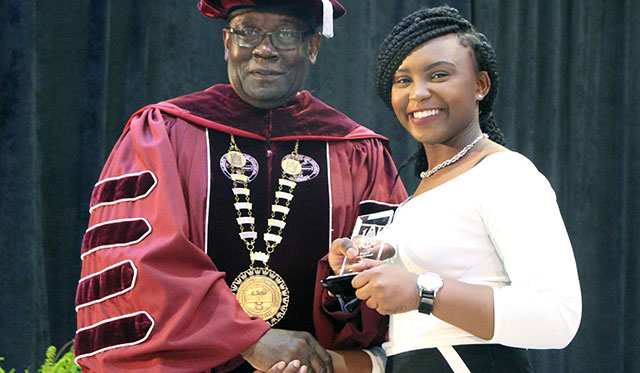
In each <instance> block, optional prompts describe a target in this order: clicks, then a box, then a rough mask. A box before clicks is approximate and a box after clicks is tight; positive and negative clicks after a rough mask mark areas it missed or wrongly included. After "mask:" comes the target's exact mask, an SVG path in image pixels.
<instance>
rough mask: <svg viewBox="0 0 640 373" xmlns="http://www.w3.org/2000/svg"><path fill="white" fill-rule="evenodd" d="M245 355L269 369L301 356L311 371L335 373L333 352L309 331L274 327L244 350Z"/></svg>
mask: <svg viewBox="0 0 640 373" xmlns="http://www.w3.org/2000/svg"><path fill="white" fill-rule="evenodd" d="M242 357H243V358H244V359H245V360H246V361H248V362H249V363H250V364H251V365H252V366H253V367H254V368H256V369H258V370H262V371H265V372H266V371H268V370H269V369H272V368H273V367H274V365H277V364H278V363H279V362H281V361H288V362H293V361H294V360H298V361H299V362H300V367H302V366H306V367H308V368H310V369H309V371H310V372H315V373H333V365H332V361H331V356H330V355H329V352H327V350H325V349H324V348H323V347H322V346H321V345H320V343H318V341H316V339H315V338H313V337H312V336H311V334H309V333H307V332H297V331H290V330H282V329H270V330H269V331H268V332H266V333H265V334H264V335H263V336H262V338H260V340H258V342H256V343H254V344H253V345H252V346H251V347H249V348H248V349H246V350H245V351H243V352H242Z"/></svg>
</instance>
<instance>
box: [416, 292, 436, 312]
mask: <svg viewBox="0 0 640 373" xmlns="http://www.w3.org/2000/svg"><path fill="white" fill-rule="evenodd" d="M434 298H435V292H433V291H429V290H421V291H420V305H419V306H418V312H420V313H424V314H427V315H431V312H433V299H434Z"/></svg>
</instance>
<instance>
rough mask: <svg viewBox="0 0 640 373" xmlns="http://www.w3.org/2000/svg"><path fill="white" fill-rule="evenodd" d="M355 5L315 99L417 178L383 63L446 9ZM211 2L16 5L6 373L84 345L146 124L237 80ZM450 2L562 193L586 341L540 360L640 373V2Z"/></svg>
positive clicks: (2, 70)
mask: <svg viewBox="0 0 640 373" xmlns="http://www.w3.org/2000/svg"><path fill="white" fill-rule="evenodd" d="M341 1H342V3H343V4H344V5H345V7H346V8H347V10H348V14H347V16H346V17H344V18H342V19H340V20H338V21H337V22H336V37H335V38H334V39H332V40H325V41H324V42H323V45H322V48H321V51H320V57H319V61H318V63H317V64H316V66H314V67H313V68H312V71H311V73H310V76H309V79H308V82H307V84H306V87H307V88H308V89H310V90H313V91H314V92H315V94H316V95H317V96H318V97H320V98H321V99H323V100H324V101H326V102H327V103H329V104H330V105H332V106H334V107H336V108H338V109H340V110H342V111H343V112H345V113H347V114H348V115H350V116H351V117H352V118H354V119H355V120H356V121H358V122H360V123H362V124H364V125H367V126H369V127H370V128H372V129H374V130H376V131H378V132H380V133H382V134H384V135H386V136H388V137H389V138H391V140H392V147H393V151H394V159H395V160H396V162H397V163H398V164H399V163H401V161H402V160H404V159H405V158H406V157H407V156H408V155H409V153H410V152H412V151H413V149H414V142H413V140H412V139H411V138H410V137H409V136H408V135H407V134H406V133H405V131H404V130H403V129H402V128H401V127H400V126H399V125H398V124H397V123H396V119H395V117H394V115H393V114H392V112H391V111H390V110H388V109H386V108H385V107H384V105H383V104H382V102H381V101H380V100H379V99H378V98H377V97H376V96H375V94H374V88H373V75H374V69H375V56H376V54H377V48H378V46H379V44H380V42H381V41H382V40H383V38H384V36H385V35H386V34H387V33H388V32H389V30H390V29H391V27H392V25H393V24H394V23H396V22H397V21H398V20H399V19H400V18H401V17H402V16H404V15H406V14H408V13H409V12H411V11H413V10H415V9H417V8H418V7H421V6H432V5H438V4H440V3H442V2H441V1H418V0H406V1H398V0H396V1H387V0H341ZM195 3H196V0H189V1H179V0H164V1H149V0H138V1H98V0H81V1H77V0H74V1H52V0H37V1H33V0H31V1H29V0H27V1H23V0H0V41H1V44H0V196H1V198H0V287H1V291H2V294H1V296H0V356H4V357H5V358H6V360H5V362H3V363H2V364H0V365H2V366H3V367H5V368H7V367H15V368H17V370H18V371H21V369H24V368H26V367H30V370H31V371H35V369H37V367H38V366H39V363H41V362H42V361H43V359H44V351H45V349H46V347H47V346H48V345H50V344H54V345H56V346H58V347H59V346H61V345H62V344H64V343H65V342H66V341H68V340H70V339H71V338H73V336H74V332H75V312H74V293H75V288H76V284H77V281H78V279H79V277H80V259H79V247H80V242H81V240H82V236H83V234H84V230H85V229H86V227H87V221H88V216H89V214H88V201H89V196H90V193H91V190H92V186H93V184H94V183H95V182H96V181H97V178H98V175H99V173H100V170H101V167H102V164H103V162H104V161H105V158H106V156H107V155H108V153H109V151H110V149H111V147H112V146H113V144H114V143H115V141H116V139H117V137H118V135H119V134H120V132H121V130H122V127H123V125H124V123H125V122H126V120H127V119H128V117H129V115H130V114H131V113H133V112H134V111H135V110H136V109H138V108H139V107H141V106H144V105H146V104H149V103H154V102H157V101H160V100H163V99H167V98H170V97H174V96H177V95H181V94H185V93H188V92H192V91H196V90H200V89H204V88H206V87H208V86H210V85H212V84H214V83H217V82H227V78H226V65H225V63H224V60H223V49H222V44H221V31H220V29H221V27H222V23H221V22H217V21H212V20H209V19H206V18H204V17H202V16H201V15H200V14H199V12H198V11H197V10H196V8H195ZM447 3H448V4H450V5H452V6H456V7H458V8H459V10H460V12H461V13H462V14H463V15H464V16H466V17H468V18H469V19H471V20H472V21H473V23H474V24H475V25H476V26H477V28H478V29H479V30H480V31H482V32H484V33H485V34H486V35H487V36H488V38H489V40H490V41H491V42H492V44H493V45H494V47H495V49H496V51H497V54H498V58H499V65H500V72H501V76H502V80H501V89H500V93H499V95H498V100H497V102H496V105H495V115H496V117H497V121H498V124H499V125H500V126H501V127H502V129H503V131H504V133H505V136H506V139H507V142H508V146H509V147H510V148H511V149H513V150H516V151H518V152H521V153H523V154H524V155H526V156H527V157H529V158H530V159H531V160H532V161H533V162H534V163H535V164H536V165H537V166H538V168H539V169H540V170H541V171H542V172H543V173H544V174H545V175H546V176H547V177H548V178H549V180H550V181H551V184H552V185H553V187H554V188H555V190H556V193H557V196H558V202H559V204H560V208H561V210H562V213H563V216H564V219H565V223H566V226H567V229H568V231H569V234H570V236H571V239H572V243H573V246H574V250H575V256H576V260H577V263H578V270H579V273H580V280H581V286H582V292H583V303H584V309H583V316H582V324H581V327H580V330H579V332H578V334H577V336H576V338H575V339H574V341H573V342H572V343H571V344H570V345H569V347H568V348H566V349H564V350H561V351H533V352H532V356H533V359H534V365H535V367H536V368H537V370H538V371H539V372H630V371H634V369H635V370H636V371H637V369H638V367H639V366H640V326H639V325H640V323H638V322H634V321H636V319H637V318H638V316H640V312H639V311H638V307H639V306H640V304H639V301H640V274H639V273H640V265H639V264H640V263H639V258H640V256H639V255H638V254H637V250H638V248H639V247H640V239H639V235H638V232H639V229H638V228H639V226H640V224H639V221H638V211H640V206H639V202H638V201H639V199H638V197H637V193H638V191H639V188H638V178H639V170H640V167H639V166H640V155H639V154H638V146H637V142H638V139H640V136H639V135H640V134H639V130H638V128H639V123H638V122H639V120H640V109H639V105H638V101H640V68H639V67H638V65H639V62H638V61H640V26H639V24H638V20H640V2H638V1H636V0H618V1H601V0H564V1H562V0H545V1H525V0H522V1H514V0H502V1H499V0H475V1H474V0H458V1H453V0H451V1H448V2H447ZM402 178H403V180H404V181H405V184H406V185H407V188H408V189H409V191H412V190H413V188H414V187H415V186H416V185H417V180H416V179H415V178H413V177H412V176H411V175H410V173H408V172H407V173H404V172H403V173H402ZM542 233H543V232H541V234H542ZM634 367H635V368H634Z"/></svg>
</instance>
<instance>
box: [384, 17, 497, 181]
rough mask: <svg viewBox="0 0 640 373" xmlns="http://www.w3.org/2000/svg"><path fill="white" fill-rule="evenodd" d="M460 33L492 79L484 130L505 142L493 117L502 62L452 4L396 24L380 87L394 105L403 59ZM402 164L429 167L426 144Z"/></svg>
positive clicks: (484, 104) (482, 110)
mask: <svg viewBox="0 0 640 373" xmlns="http://www.w3.org/2000/svg"><path fill="white" fill-rule="evenodd" d="M447 34H457V35H458V39H459V40H460V43H461V44H462V45H464V46H465V47H468V48H471V50H472V51H473V56H474V59H475V62H476V66H477V69H478V71H486V72H487V74H488V75H489V79H490V80H491V88H490V90H489V93H488V94H487V95H486V96H485V97H484V98H483V100H482V101H480V105H479V111H480V113H479V121H480V129H481V130H482V132H484V133H487V134H488V135H489V138H490V139H491V140H493V141H494V142H496V143H498V144H501V145H504V144H505V141H504V136H503V134H502V131H501V130H500V128H499V127H498V125H497V124H496V122H495V120H494V118H493V112H492V107H493V102H494V100H495V97H496V95H497V93H498V83H499V77H498V62H497V59H496V53H495V51H494V50H493V47H492V46H491V44H489V42H488V40H487V38H486V37H485V36H484V35H483V34H481V33H479V32H477V31H476V30H475V28H474V27H473V25H472V24H471V23H470V22H469V21H467V20H466V19H465V18H464V17H462V16H461V15H460V14H459V13H458V10H457V9H455V8H452V7H449V6H440V7H435V8H429V9H420V10H418V11H415V12H413V13H411V14H410V15H408V16H406V17H404V18H403V19H402V20H401V21H400V22H399V23H398V24H397V25H395V26H394V27H393V29H392V30H391V32H390V33H389V35H388V36H387V37H386V38H385V40H384V41H383V42H382V45H381V46H380V51H379V53H378V63H377V66H376V82H375V83H376V89H377V91H378V95H379V96H380V98H382V101H384V103H385V104H386V105H387V106H388V107H390V108H391V88H392V86H393V77H394V75H395V73H396V70H398V67H400V65H401V64H402V61H404V59H405V58H406V57H407V55H408V54H409V53H411V51H413V50H414V49H415V48H416V47H417V46H419V45H421V44H423V43H425V42H427V41H429V40H431V39H434V38H437V37H440V36H443V35H447ZM418 145H419V146H418V150H417V151H416V153H414V154H413V155H412V156H411V157H410V158H409V159H407V160H406V161H405V162H404V163H403V164H402V166H400V168H403V167H404V166H406V164H407V163H408V162H410V161H413V160H415V161H416V175H419V174H420V172H421V171H424V170H425V169H426V168H427V165H428V163H427V158H426V154H425V153H424V148H423V147H422V144H418Z"/></svg>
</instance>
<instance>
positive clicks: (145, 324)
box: [75, 109, 269, 372]
mask: <svg viewBox="0 0 640 373" xmlns="http://www.w3.org/2000/svg"><path fill="white" fill-rule="evenodd" d="M207 158H208V149H207V138H206V132H205V130H204V129H203V128H200V127H195V126H192V125H189V124H187V123H185V122H183V121H181V120H176V119H174V118H171V119H169V120H168V119H167V118H163V116H162V113H161V112H160V111H159V110H158V109H147V110H144V111H142V112H140V113H139V114H138V115H136V116H134V117H133V118H132V120H131V121H130V124H129V126H128V127H127V129H126V130H125V132H124V133H123V135H122V137H121V138H120V140H119V141H118V143H117V144H116V146H115V147H114V149H113V151H112V153H111V155H110V156H109V159H108V160H107V162H106V164H105V167H104V169H103V171H102V174H101V177H100V181H99V182H98V183H97V184H96V187H95V188H94V191H93V194H92V198H91V209H90V212H91V216H90V220H89V228H88V229H87V232H86V234H85V237H84V239H83V243H82V250H81V259H82V276H83V277H82V278H81V280H80V282H79V284H78V290H77V294H76V310H77V323H78V331H77V332H76V341H75V353H76V361H77V363H78V364H80V365H81V366H82V368H83V371H107V372H119V371H127V372H131V371H144V372H166V371H171V372H200V371H209V370H211V369H212V368H214V367H221V366H224V365H225V364H229V363H231V364H232V363H233V362H234V361H238V357H239V353H240V352H241V351H243V350H245V349H246V348H248V347H249V346H251V345H252V344H253V343H255V342H256V341H257V340H258V339H260V337H261V336H262V335H263V334H264V333H265V332H266V331H267V330H268V328H269V326H268V324H266V323H265V322H264V321H262V320H260V319H252V318H249V317H248V316H247V315H246V314H245V313H244V311H243V310H242V309H241V307H240V305H239V304H238V302H237V301H236V299H235V297H234V295H233V294H232V293H231V291H230V290H229V288H228V286H227V285H226V283H225V281H224V273H223V272H220V271H218V270H217V269H216V267H215V265H214V263H213V262H212V261H211V259H210V258H209V257H208V256H207V254H206V251H205V247H206V240H207V238H206V224H205V223H206V219H207V211H206V206H207V201H206V199H207V191H208V170H209V168H208V161H207ZM220 370H224V369H220Z"/></svg>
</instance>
